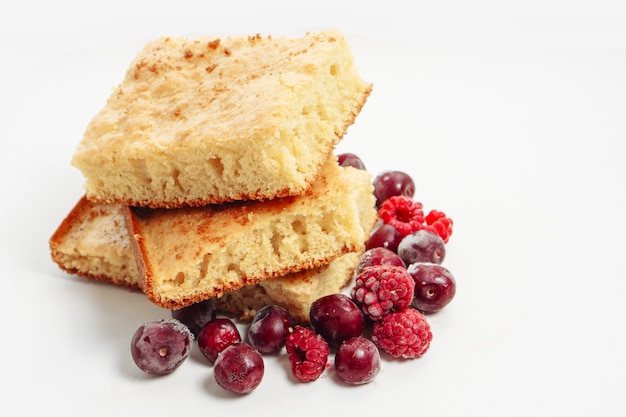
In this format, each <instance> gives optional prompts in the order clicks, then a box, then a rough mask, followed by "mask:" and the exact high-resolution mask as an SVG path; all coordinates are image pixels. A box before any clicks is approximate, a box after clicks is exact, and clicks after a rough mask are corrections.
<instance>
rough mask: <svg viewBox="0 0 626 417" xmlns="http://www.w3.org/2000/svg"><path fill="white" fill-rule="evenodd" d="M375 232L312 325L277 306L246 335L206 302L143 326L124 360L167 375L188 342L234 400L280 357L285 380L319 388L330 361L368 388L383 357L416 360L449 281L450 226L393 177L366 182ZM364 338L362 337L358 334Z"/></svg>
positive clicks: (408, 183)
mask: <svg viewBox="0 0 626 417" xmlns="http://www.w3.org/2000/svg"><path fill="white" fill-rule="evenodd" d="M338 160H339V163H340V165H343V166H353V167H355V168H357V169H365V166H364V164H363V162H362V161H361V160H360V159H359V158H358V156H356V155H354V154H342V155H339V157H338ZM373 186H374V195H375V197H376V206H377V208H378V214H379V218H380V224H379V227H378V228H377V229H376V230H375V231H374V232H373V233H372V234H371V236H370V237H369V239H368V241H367V242H366V251H365V252H364V254H363V255H362V257H361V258H360V260H359V262H358V264H357V266H356V269H355V278H354V284H353V286H352V287H351V288H350V289H349V295H347V294H342V293H339V294H330V295H326V296H324V297H321V298H319V299H317V300H316V301H314V302H313V304H312V305H311V308H310V314H309V319H310V325H308V326H304V325H302V324H298V323H295V322H294V321H293V320H292V318H291V316H290V315H289V312H288V311H287V310H286V309H284V308H283V307H279V306H276V305H271V306H266V307H263V308H262V309H260V310H259V311H258V312H257V314H256V315H255V317H254V318H253V319H252V322H251V323H250V325H249V326H248V328H247V334H246V336H247V340H245V341H244V338H243V337H242V335H241V334H240V332H239V330H238V328H237V326H236V324H235V323H234V322H233V321H232V320H230V319H228V318H223V317H216V312H215V305H214V303H213V300H207V301H204V302H202V303H198V304H194V305H192V306H189V307H186V308H183V309H180V310H173V311H172V318H171V319H169V320H161V321H156V322H153V323H147V324H144V325H142V326H141V327H140V328H139V329H138V330H137V333H136V334H135V335H134V337H133V341H132V344H131V353H132V356H133V359H134V360H135V363H136V364H137V366H138V367H139V368H140V369H142V370H143V371H145V372H148V373H151V374H155V375H163V374H167V373H170V372H172V371H173V370H175V369H176V368H177V367H178V366H180V364H181V363H182V362H183V361H184V360H185V359H186V358H187V356H188V355H189V351H190V349H191V343H192V342H193V340H194V338H196V339H197V345H198V349H199V350H200V352H201V353H202V354H203V355H204V356H205V357H206V359H207V361H208V362H209V363H210V364H212V365H213V375H214V378H215V381H216V383H217V384H218V385H219V386H221V387H222V388H224V389H226V390H228V391H231V392H234V393H237V394H248V393H250V392H252V391H253V390H254V389H255V388H256V387H257V386H258V385H259V384H260V383H261V380H262V379H263V373H264V369H265V368H264V362H263V356H264V355H268V354H278V353H280V352H281V351H282V350H283V348H284V349H285V351H286V354H287V357H288V361H289V364H290V367H291V373H292V375H293V377H294V378H295V379H296V380H297V381H299V382H312V381H315V380H317V379H318V378H319V377H320V376H321V375H322V373H323V372H324V371H325V370H326V369H327V368H328V367H329V366H330V363H331V362H332V361H331V360H330V359H331V355H332V352H334V371H335V373H336V375H337V377H338V378H339V379H340V380H341V381H343V382H344V383H346V384H350V385H359V384H366V383H369V382H371V381H372V380H373V379H374V378H375V377H376V375H377V374H378V373H379V371H380V369H381V352H380V351H383V352H386V353H387V354H389V355H390V356H391V357H394V358H401V359H413V358H419V357H421V356H422V355H424V354H425V353H426V352H427V351H428V349H429V347H430V343H431V340H432V337H433V336H432V332H431V327H430V324H429V322H428V320H427V318H426V314H430V313H434V312H436V311H439V310H440V309H441V308H443V307H444V306H446V305H447V304H448V303H449V302H450V301H451V300H452V298H453V297H454V295H455V291H456V282H455V279H454V276H453V275H452V274H451V273H450V271H448V270H447V269H446V268H444V267H443V266H441V263H442V262H443V260H444V258H445V254H446V252H445V244H446V243H447V242H448V240H449V238H450V235H451V234H452V220H451V219H450V218H448V217H447V216H446V215H445V214H444V213H443V212H440V211H437V210H432V211H430V212H429V213H428V214H426V215H424V211H423V206H422V204H421V203H419V202H416V201H414V200H413V194H414V192H415V184H414V182H413V180H412V178H411V177H410V176H409V175H407V174H406V173H403V172H401V171H389V172H386V173H383V174H381V175H379V176H378V177H376V178H374V180H373ZM366 334H371V336H370V337H369V338H368V337H366V336H365V335H366Z"/></svg>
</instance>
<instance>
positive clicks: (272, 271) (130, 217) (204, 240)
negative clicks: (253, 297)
mask: <svg viewBox="0 0 626 417" xmlns="http://www.w3.org/2000/svg"><path fill="white" fill-rule="evenodd" d="M125 216H126V223H127V225H128V228H129V231H130V234H131V245H132V246H133V248H134V251H135V254H136V255H137V261H138V267H139V271H140V274H141V275H142V276H143V277H144V288H143V289H144V292H145V293H146V295H147V296H148V298H149V299H150V300H151V301H153V302H154V303H155V304H157V305H160V306H162V307H165V308H170V309H176V308H181V307H185V306H188V305H190V304H193V303H195V302H198V301H202V300H204V299H207V298H212V297H219V296H222V295H223V294H225V293H227V292H230V291H234V290H238V289H240V288H241V287H243V286H245V285H251V284H257V283H259V282H262V281H264V280H267V279H270V278H276V277H280V276H283V275H286V274H289V273H293V272H298V271H302V270H306V269H311V268H318V267H321V266H324V265H327V264H329V263H330V262H332V261H333V260H334V259H336V258H338V257H339V256H341V255H344V254H346V253H350V252H359V251H361V250H363V246H364V242H365V240H366V238H367V236H368V235H369V232H370V230H371V228H372V227H373V225H374V223H375V221H376V210H375V209H374V197H373V190H372V185H371V176H370V174H369V173H367V172H366V171H363V170H358V169H355V168H351V167H340V166H339V165H338V164H337V160H336V158H334V157H332V158H329V159H328V160H327V162H326V163H325V165H324V168H323V171H322V174H321V175H320V177H319V178H318V180H317V181H316V182H315V183H314V184H313V186H312V187H310V188H309V189H308V190H307V192H306V193H305V194H304V195H302V196H298V197H285V198H281V199H274V200H269V201H264V202H258V201H255V202H252V201H250V202H239V203H233V204H222V205H214V206H205V207H185V208H179V209H145V208H129V207H127V208H125Z"/></svg>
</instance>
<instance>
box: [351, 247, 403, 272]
mask: <svg viewBox="0 0 626 417" xmlns="http://www.w3.org/2000/svg"><path fill="white" fill-rule="evenodd" d="M376 265H394V266H401V267H403V268H406V264H405V263H404V261H403V260H402V258H400V256H398V254H396V253H395V252H394V251H392V250H389V249H387V248H385V247H382V246H378V247H375V248H371V249H368V250H366V251H365V252H363V255H361V258H360V259H359V262H358V263H357V266H356V269H355V275H359V274H360V273H361V271H363V268H367V267H368V266H376Z"/></svg>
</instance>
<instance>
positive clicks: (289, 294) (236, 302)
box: [50, 196, 371, 322]
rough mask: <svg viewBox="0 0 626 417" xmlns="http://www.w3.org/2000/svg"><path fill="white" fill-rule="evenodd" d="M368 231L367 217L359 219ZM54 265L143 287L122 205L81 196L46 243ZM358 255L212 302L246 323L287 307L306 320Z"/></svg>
mask: <svg viewBox="0 0 626 417" xmlns="http://www.w3.org/2000/svg"><path fill="white" fill-rule="evenodd" d="M363 220H364V221H365V222H367V224H364V225H363V227H366V228H367V227H371V219H367V218H364V219H363ZM50 249H51V255H52V259H53V261H54V262H55V263H56V264H57V265H58V266H59V268H60V269H61V270H63V271H65V272H67V273H70V274H75V275H78V276H81V277H83V278H87V279H93V280H98V281H104V282H107V283H110V284H114V285H118V286H123V287H128V288H131V289H135V290H141V289H142V288H143V277H142V276H141V275H140V274H139V270H138V269H137V264H136V261H135V257H134V254H133V251H132V248H131V246H130V237H129V235H128V231H127V229H126V226H125V225H124V216H123V213H122V207H121V206H119V205H114V204H99V203H94V202H91V201H89V200H87V199H86V198H85V197H84V196H83V197H82V198H81V199H80V200H79V201H78V202H77V203H76V205H75V206H74V207H73V208H72V210H71V211H70V213H69V214H68V215H67V216H66V217H65V219H64V220H63V221H62V222H61V224H60V225H59V227H58V228H57V230H56V231H55V233H54V234H53V236H52V237H51V239H50ZM361 253H362V251H357V252H349V253H347V254H345V255H342V256H340V257H338V258H337V259H335V260H333V261H332V262H330V263H329V264H328V265H324V266H321V267H318V268H312V269H307V270H303V271H298V272H294V273H291V274H287V275H285V276H282V277H277V278H272V279H268V280H265V281H262V282H260V283H259V284H253V285H247V286H244V287H242V288H241V289H239V290H236V291H231V292H228V293H225V294H224V295H223V296H222V297H220V298H216V299H215V302H216V307H217V309H218V310H219V311H221V312H222V313H227V314H232V315H235V316H237V317H239V318H240V319H242V320H247V321H249V320H251V319H252V317H254V315H255V314H256V312H257V311H258V310H259V309H260V308H261V307H263V306H266V305H280V306H282V307H284V308H286V309H287V310H288V311H289V313H290V314H291V315H292V317H293V318H294V319H295V320H296V321H298V322H308V321H309V316H308V315H309V308H310V306H311V304H312V303H313V301H315V300H316V299H317V298H319V297H322V296H324V295H328V294H334V293H337V292H340V291H341V290H342V289H343V288H344V287H345V285H347V283H348V282H349V281H350V279H351V278H352V274H353V272H354V270H355V268H356V265H357V263H358V260H359V258H360V256H361Z"/></svg>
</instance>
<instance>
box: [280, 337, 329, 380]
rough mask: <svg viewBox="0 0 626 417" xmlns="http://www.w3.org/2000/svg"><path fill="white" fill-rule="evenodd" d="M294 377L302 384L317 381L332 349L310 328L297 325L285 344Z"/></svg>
mask: <svg viewBox="0 0 626 417" xmlns="http://www.w3.org/2000/svg"><path fill="white" fill-rule="evenodd" d="M285 347H286V350H287V354H288V356H289V363H290V365H291V371H292V373H293V376H295V377H296V379H298V381H300V382H311V381H315V380H316V379H318V378H319V377H320V375H321V374H322V372H324V369H326V364H327V363H328V355H329V353H330V348H329V346H328V343H327V342H326V341H325V340H324V338H323V337H322V336H320V335H318V334H317V333H315V332H314V331H313V330H311V329H309V328H308V327H304V326H300V325H296V326H295V327H294V329H293V331H292V332H291V333H290V334H289V336H287V342H286V344H285Z"/></svg>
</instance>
